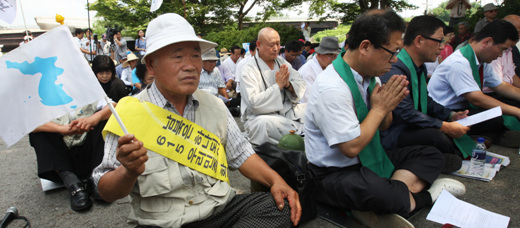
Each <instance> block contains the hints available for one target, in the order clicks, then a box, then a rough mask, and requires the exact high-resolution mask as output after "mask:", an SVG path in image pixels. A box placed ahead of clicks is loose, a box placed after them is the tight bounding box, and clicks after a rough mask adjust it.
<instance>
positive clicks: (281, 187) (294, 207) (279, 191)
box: [271, 182, 302, 226]
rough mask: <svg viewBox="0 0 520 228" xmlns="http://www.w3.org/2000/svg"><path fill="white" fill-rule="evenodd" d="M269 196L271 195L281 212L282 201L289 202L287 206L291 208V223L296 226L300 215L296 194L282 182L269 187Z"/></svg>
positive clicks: (300, 208)
mask: <svg viewBox="0 0 520 228" xmlns="http://www.w3.org/2000/svg"><path fill="white" fill-rule="evenodd" d="M271 194H272V195H273V198H274V201H275V202H276V205H277V207H278V209H279V210H282V209H283V207H284V205H285V203H284V200H283V199H287V201H289V206H290V207H291V221H292V222H293V224H294V226H296V225H298V222H300V217H301V215H302V206H301V205H300V198H299V197H298V193H297V192H296V191H294V190H293V189H292V188H291V187H289V185H287V183H285V182H283V183H276V184H274V185H273V186H271Z"/></svg>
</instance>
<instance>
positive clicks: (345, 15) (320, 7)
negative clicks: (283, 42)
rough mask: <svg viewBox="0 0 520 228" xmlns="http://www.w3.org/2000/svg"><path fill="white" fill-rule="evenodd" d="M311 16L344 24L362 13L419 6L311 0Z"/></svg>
mask: <svg viewBox="0 0 520 228" xmlns="http://www.w3.org/2000/svg"><path fill="white" fill-rule="evenodd" d="M310 3H311V4H310V7H309V11H310V16H317V17H319V18H320V19H322V20H324V19H329V18H336V19H340V20H341V21H342V22H343V23H350V22H352V21H354V19H356V18H357V17H358V16H359V15H360V14H361V13H363V12H365V11H367V10H370V9H393V10H395V11H398V12H400V11H402V10H404V9H416V8H417V6H415V5H412V4H410V3H408V1H407V0H355V1H354V2H339V1H338V0H310Z"/></svg>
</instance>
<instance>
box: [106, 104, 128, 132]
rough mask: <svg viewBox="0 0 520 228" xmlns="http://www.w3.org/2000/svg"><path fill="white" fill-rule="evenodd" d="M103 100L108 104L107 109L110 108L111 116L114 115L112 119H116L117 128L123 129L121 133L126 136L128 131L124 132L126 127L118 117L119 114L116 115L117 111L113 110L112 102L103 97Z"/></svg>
mask: <svg viewBox="0 0 520 228" xmlns="http://www.w3.org/2000/svg"><path fill="white" fill-rule="evenodd" d="M105 100H106V101H107V104H108V107H109V108H110V111H112V114H113V115H114V117H115V118H116V120H117V122H118V123H119V126H120V127H121V129H123V132H124V133H125V134H128V130H126V127H125V125H124V124H123V121H122V120H121V118H120V117H119V114H117V111H116V109H115V108H114V106H113V105H112V102H111V101H110V99H108V97H107V96H105Z"/></svg>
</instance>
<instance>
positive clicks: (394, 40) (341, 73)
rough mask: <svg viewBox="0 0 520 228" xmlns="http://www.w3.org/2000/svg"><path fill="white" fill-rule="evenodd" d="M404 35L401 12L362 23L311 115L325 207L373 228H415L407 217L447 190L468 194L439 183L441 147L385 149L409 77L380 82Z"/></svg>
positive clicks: (310, 137)
mask: <svg viewBox="0 0 520 228" xmlns="http://www.w3.org/2000/svg"><path fill="white" fill-rule="evenodd" d="M404 29H405V25H404V22H403V20H402V19H401V18H400V17H399V16H398V15H397V14H396V13H395V12H394V11H382V10H375V11H368V12H366V13H364V14H362V15H361V16H360V17H358V18H357V19H356V20H355V21H354V23H353V24H352V27H351V29H350V32H349V37H348V39H347V44H346V46H347V49H346V51H344V52H342V53H341V54H340V55H339V56H338V58H337V59H336V60H334V61H333V62H332V65H331V66H329V67H327V68H326V69H325V70H324V71H323V72H321V73H320V74H319V75H318V77H317V78H316V81H315V82H314V84H313V87H312V90H311V93H310V99H309V102H308V106H307V111H306V113H305V151H306V154H307V158H308V160H309V162H310V163H311V164H310V168H311V169H312V170H313V171H315V173H316V177H317V179H318V180H320V184H319V185H320V187H321V188H322V189H321V191H319V195H318V196H317V197H318V198H317V199H318V201H320V202H321V203H324V204H327V205H329V206H333V207H337V208H339V210H347V209H350V210H352V214H353V215H354V216H355V217H356V218H357V219H359V220H360V221H361V222H363V223H364V224H365V225H368V226H369V227H413V226H412V225H411V224H410V223H409V222H408V221H407V220H406V219H404V218H403V217H408V216H410V213H413V212H415V211H417V210H420V209H421V208H424V207H426V206H429V205H431V203H432V202H433V201H435V200H436V199H437V197H438V196H439V194H440V192H441V191H442V189H446V190H448V191H450V192H451V193H452V194H454V195H457V196H458V195H461V194H463V193H464V192H465V188H464V185H462V184H461V183H460V182H456V181H454V180H451V179H441V180H440V181H436V179H437V177H438V175H439V174H440V172H441V169H442V167H443V163H444V158H443V157H442V155H441V152H440V151H439V150H437V149H436V148H434V147H430V146H410V147H404V148H399V149H396V150H393V151H385V150H384V149H383V147H382V145H381V142H380V139H379V131H378V130H379V129H385V128H387V127H388V126H389V125H390V122H391V121H392V112H391V111H392V110H393V109H394V108H395V107H396V106H397V105H398V104H399V102H401V101H402V100H403V99H404V98H405V97H406V96H407V95H408V94H409V91H408V89H407V85H408V81H407V80H406V77H405V76H403V75H394V76H393V77H391V78H390V79H389V80H388V82H387V84H385V85H384V86H382V87H381V86H380V80H379V78H378V76H381V75H383V74H384V73H386V72H388V71H390V69H391V68H392V65H391V63H395V62H396V61H397V57H396V54H397V53H398V52H399V50H400V47H401V45H402V40H401V36H402V34H403V31H404ZM434 181H435V182H434ZM428 188H429V190H427V189H428Z"/></svg>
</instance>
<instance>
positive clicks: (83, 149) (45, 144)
mask: <svg viewBox="0 0 520 228" xmlns="http://www.w3.org/2000/svg"><path fill="white" fill-rule="evenodd" d="M105 124H106V121H101V122H100V123H99V124H98V125H97V126H95V127H94V130H91V131H89V132H88V133H87V138H86V139H85V143H84V144H83V145H80V146H75V147H72V148H70V149H69V148H68V147H67V145H65V142H64V141H63V135H61V134H59V133H50V132H37V133H30V134H29V142H30V144H31V146H32V147H33V148H34V151H35V152H36V159H37V163H38V177H40V178H43V179H47V180H51V181H54V182H62V180H61V178H60V177H59V176H58V174H57V173H56V171H57V170H66V171H71V172H73V173H74V174H76V176H78V178H79V179H81V180H85V179H88V178H89V177H90V174H91V173H92V170H93V169H94V168H96V167H97V166H98V165H99V164H100V163H101V160H103V155H104V146H105V142H104V140H103V136H102V135H101V131H102V130H103V128H104V127H105Z"/></svg>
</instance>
